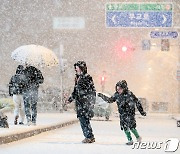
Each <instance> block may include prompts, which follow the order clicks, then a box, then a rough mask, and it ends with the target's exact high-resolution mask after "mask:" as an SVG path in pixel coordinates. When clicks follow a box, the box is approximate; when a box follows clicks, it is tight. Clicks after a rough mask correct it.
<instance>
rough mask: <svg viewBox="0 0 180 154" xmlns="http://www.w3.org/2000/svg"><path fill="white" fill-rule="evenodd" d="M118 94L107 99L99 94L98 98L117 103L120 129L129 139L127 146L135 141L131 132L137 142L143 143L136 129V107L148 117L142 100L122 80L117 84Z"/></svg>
mask: <svg viewBox="0 0 180 154" xmlns="http://www.w3.org/2000/svg"><path fill="white" fill-rule="evenodd" d="M115 89H116V92H115V93H114V95H113V96H111V97H107V96H105V95H104V94H102V93H98V96H99V97H101V98H102V99H103V100H105V101H107V102H108V103H113V102H115V101H116V103H117V106H118V111H119V116H120V127H121V130H124V132H125V134H126V137H127V139H128V142H127V143H126V144H127V145H132V144H133V140H132V137H131V133H130V131H131V132H132V133H133V134H134V135H135V137H136V139H137V142H141V140H142V138H141V136H140V135H139V133H138V131H137V129H136V119H135V107H137V109H138V111H139V112H140V113H141V115H142V116H146V112H144V110H143V107H142V105H141V102H140V100H139V99H138V98H137V97H136V96H135V95H134V94H133V93H132V92H131V91H130V90H128V86H127V82H126V81H125V80H121V81H119V82H118V83H117V84H116V87H115Z"/></svg>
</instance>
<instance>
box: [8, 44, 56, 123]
mask: <svg viewBox="0 0 180 154" xmlns="http://www.w3.org/2000/svg"><path fill="white" fill-rule="evenodd" d="M11 57H12V59H14V60H15V61H17V62H19V63H21V64H23V65H26V68H25V70H24V72H25V76H26V78H27V81H28V82H27V85H26V88H25V90H24V95H23V99H24V105H25V115H26V118H27V124H28V125H31V124H32V125H36V118H37V102H38V89H39V85H40V84H42V83H43V82H44V77H43V75H42V73H41V71H40V70H39V69H37V68H36V67H37V66H39V67H51V66H57V65H58V61H59V60H58V58H57V56H56V55H55V54H54V52H53V51H52V50H50V49H48V48H45V47H43V46H40V45H35V44H30V45H23V46H20V47H18V48H17V49H15V50H14V51H13V52H12V53H11ZM31 111H32V112H31Z"/></svg>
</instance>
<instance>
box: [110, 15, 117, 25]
mask: <svg viewBox="0 0 180 154" xmlns="http://www.w3.org/2000/svg"><path fill="white" fill-rule="evenodd" d="M115 17H116V15H113V16H112V19H111V20H112V22H113V23H114V24H116V20H115Z"/></svg>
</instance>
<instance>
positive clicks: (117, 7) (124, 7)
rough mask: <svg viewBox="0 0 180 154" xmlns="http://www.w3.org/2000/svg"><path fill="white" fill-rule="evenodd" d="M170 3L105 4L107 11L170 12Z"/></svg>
mask: <svg viewBox="0 0 180 154" xmlns="http://www.w3.org/2000/svg"><path fill="white" fill-rule="evenodd" d="M172 8H173V6H172V3H107V4H106V10H107V11H172Z"/></svg>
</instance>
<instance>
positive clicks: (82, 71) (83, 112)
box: [68, 61, 96, 143]
mask: <svg viewBox="0 0 180 154" xmlns="http://www.w3.org/2000/svg"><path fill="white" fill-rule="evenodd" d="M74 69H75V72H76V74H75V86H74V91H73V93H72V94H71V96H70V97H69V99H68V101H69V102H72V101H73V100H75V105H76V112H77V118H78V119H79V121H80V125H81V128H82V131H83V134H84V136H85V139H84V140H83V141H82V143H93V142H95V138H94V134H93V130H92V127H91V124H90V119H91V118H92V117H93V116H94V112H93V110H92V109H93V105H94V104H95V101H96V89H95V87H94V83H93V79H92V77H91V76H90V75H89V74H88V73H87V66H86V63H85V62H84V61H78V62H77V63H75V64H74Z"/></svg>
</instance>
